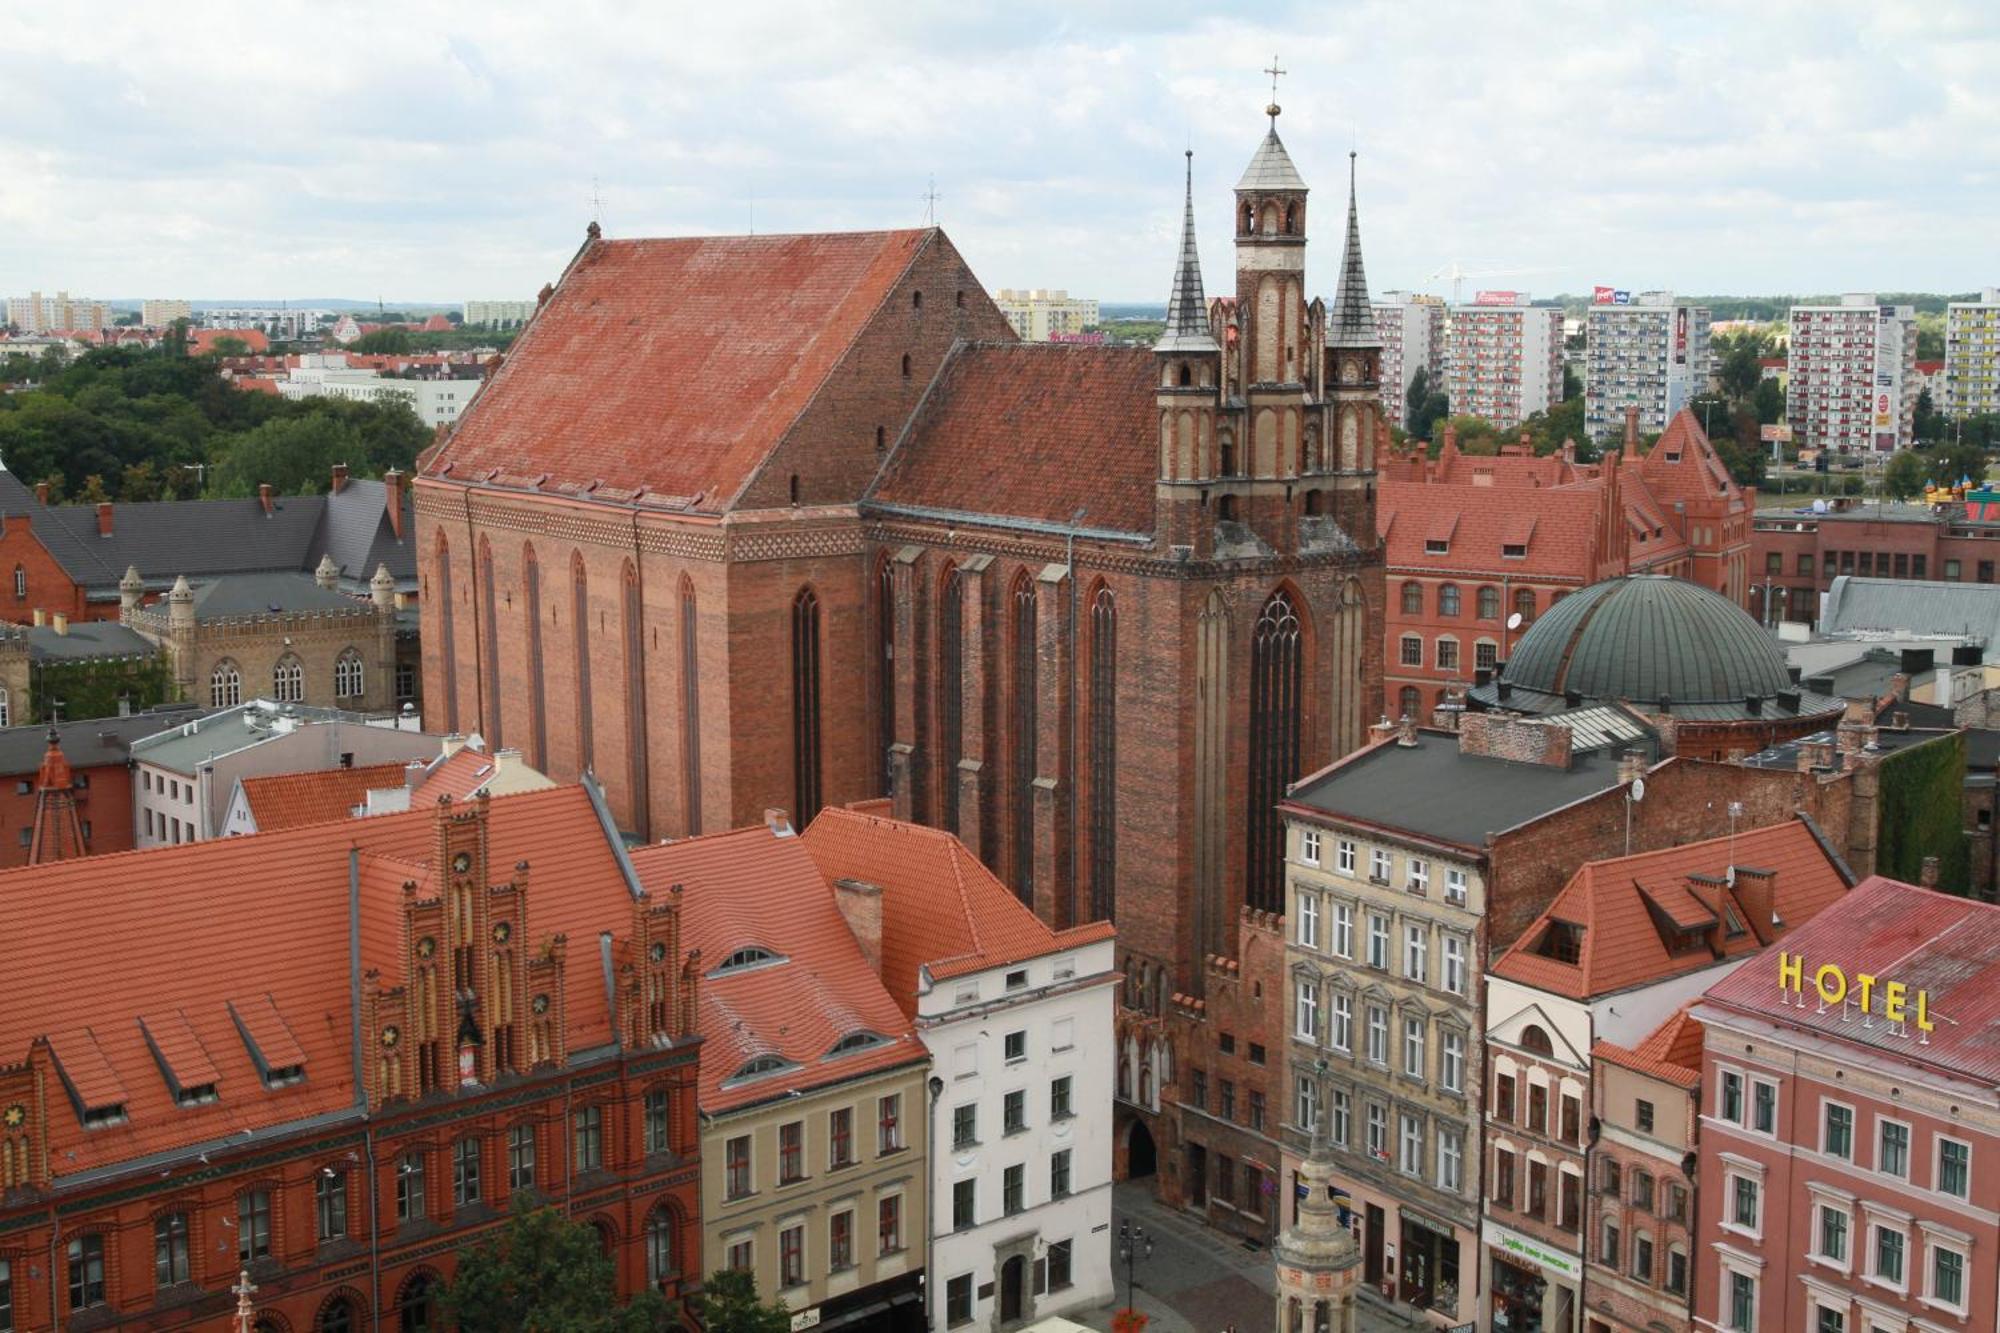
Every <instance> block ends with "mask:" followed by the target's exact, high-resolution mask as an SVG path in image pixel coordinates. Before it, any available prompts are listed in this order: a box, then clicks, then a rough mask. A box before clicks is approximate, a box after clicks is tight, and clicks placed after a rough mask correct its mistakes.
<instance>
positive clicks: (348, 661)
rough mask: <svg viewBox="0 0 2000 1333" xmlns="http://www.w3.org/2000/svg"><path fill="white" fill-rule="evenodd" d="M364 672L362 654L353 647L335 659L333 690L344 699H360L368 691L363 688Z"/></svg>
mask: <svg viewBox="0 0 2000 1333" xmlns="http://www.w3.org/2000/svg"><path fill="white" fill-rule="evenodd" d="M363 679H364V672H363V671H362V669H361V654H360V653H357V652H355V651H354V650H353V649H352V648H349V649H347V650H346V651H345V652H343V653H341V655H340V656H339V657H337V658H335V659H334V663H333V692H334V694H336V695H337V696H339V697H340V698H342V699H358V698H360V697H361V696H362V694H364V693H365V692H366V691H365V690H364V689H363V688H362V681H363Z"/></svg>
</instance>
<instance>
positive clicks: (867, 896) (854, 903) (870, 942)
mask: <svg viewBox="0 0 2000 1333" xmlns="http://www.w3.org/2000/svg"><path fill="white" fill-rule="evenodd" d="M833 902H834V906H836V907H838V908H839V909H840V916H841V919H842V920H843V921H845V922H847V929H848V930H849V931H851V932H852V933H853V935H854V942H855V943H856V944H858V945H860V946H861V956H862V957H863V958H866V959H867V960H868V966H869V968H870V969H871V970H873V971H874V972H875V973H876V974H877V975H880V973H881V971H882V886H881V885H879V884H867V883H863V882H862V881H861V880H858V879H837V880H835V881H834V882H833Z"/></svg>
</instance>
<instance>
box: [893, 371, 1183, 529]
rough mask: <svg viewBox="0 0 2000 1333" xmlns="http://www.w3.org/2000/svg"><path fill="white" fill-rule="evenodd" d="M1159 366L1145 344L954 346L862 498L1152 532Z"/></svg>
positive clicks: (969, 513) (969, 518) (972, 516)
mask: <svg viewBox="0 0 2000 1333" xmlns="http://www.w3.org/2000/svg"><path fill="white" fill-rule="evenodd" d="M1156 373H1157V372H1156V366H1155V361H1154V357H1153V353H1152V351H1151V350H1150V349H1147V348H1143V347H1091V346H1086V345H1082V344H1076V343H961V344H959V345H958V346H957V347H955V348H953V349H952V352H951V354H950V356H949V357H947V358H946V360H945V363H944V366H943V367H942V368H941V369H940V370H939V372H938V376H937V379H936V380H935V381H934V382H933V383H932V385H931V387H930V390H929V392H927V393H926V394H925V396H924V399H923V402H922V403H921V404H920V405H919V406H918V408H917V412H916V415H915V417H914V418H913V419H912V420H911V422H910V425H909V428H908V430H907V431H906V433H905V434H904V436H903V439H902V440H901V441H900V442H899V443H898V444H897V447H896V450H895V453H894V455H893V456H892V457H891V458H890V460H889V462H888V465H887V466H886V467H885V468H884V469H883V471H882V474H881V476H880V477H879V478H878V479H877V480H876V483H875V485H874V486H873V487H872V488H871V490H870V491H869V494H868V497H867V502H868V503H870V504H873V505H877V506H882V507H893V508H896V509H903V510H907V509H918V510H940V511H947V512H950V513H952V514H957V515H963V516H965V519H966V521H968V522H976V521H977V518H976V517H975V516H977V515H987V514H990V515H994V516H997V517H1001V518H1015V519H1029V520H1032V521H1037V522H1042V523H1054V524H1059V525H1067V524H1068V523H1069V522H1070V521H1071V518H1072V517H1073V516H1074V515H1075V513H1076V511H1077V510H1078V509H1080V508H1081V509H1083V510H1085V511H1086V512H1085V514H1084V517H1083V519H1082V523H1081V526H1083V527H1085V528H1092V529H1110V530H1114V531H1118V532H1127V533H1150V532H1152V530H1153V523H1154V496H1153V484H1154V480H1155V477H1156V475H1157V472H1158V459H1157V457H1156V454H1157V443H1156V439H1155V436H1156V435H1157V433H1158V430H1159V426H1158V409H1157V408H1156V407H1155V406H1154V400H1153V393H1154V387H1155V385H1154V376H1155V374H1156Z"/></svg>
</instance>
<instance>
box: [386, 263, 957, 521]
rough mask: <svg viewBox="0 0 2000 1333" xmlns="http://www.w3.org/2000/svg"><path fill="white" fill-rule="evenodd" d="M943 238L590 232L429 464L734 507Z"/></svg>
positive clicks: (475, 476) (454, 473) (465, 475)
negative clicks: (896, 290)
mask: <svg viewBox="0 0 2000 1333" xmlns="http://www.w3.org/2000/svg"><path fill="white" fill-rule="evenodd" d="M937 236H938V233H937V232H935V231H878V232H853V233H843V234H828V235H809V236H711V237H686V238H679V239H670V240H631V241H607V240H599V241H593V242H591V243H589V244H587V245H586V246H585V247H584V249H583V251H582V252H581V253H580V254H579V255H578V256H577V258H576V260H575V261H574V262H573V263H572V264H571V266H570V268H569V270H568V271H567V272H566V273H564V274H563V277H562V280H561V281H560V282H559V283H558V284H557V285H556V288H555V292H554V294H553V295H551V296H550V297H549V300H548V303H547V304H546V305H545V306H543V307H542V309H541V310H540V311H539V312H538V313H537V314H536V315H535V317H534V318H533V319H532V320H530V321H529V323H528V326H527V328H526V329H525V330H524V331H523V332H522V334H521V336H520V337H519V338H518V339H517V340H516V341H515V343H514V345H513V347H512V349H511V350H510V351H509V352H508V354H507V356H506V358H505V359H504V361H503V362H502V364H501V368H500V369H499V370H498V371H497V372H495V374H494V376H493V378H492V380H491V382H489V383H488V384H487V385H486V387H485V388H484V389H483V390H482V391H481V392H480V394H479V397H478V398H477V399H475V400H474V402H473V405H472V407H471V408H470V409H469V410H468V411H467V412H466V414H465V416H464V417H463V418H462V419H461V420H460V422H459V423H458V427H457V429H456V430H455V431H454V432H453V433H452V436H451V438H450V439H449V440H448V441H447V442H446V443H445V444H444V446H443V447H442V448H440V449H439V450H437V452H436V453H435V454H434V455H433V456H432V457H431V458H430V459H429V461H428V464H427V466H426V469H425V470H426V473H427V474H428V475H430V476H433V477H436V476H446V475H448V476H449V478H450V479H451V480H455V481H461V482H475V483H476V482H479V481H481V480H484V479H485V478H487V476H488V475H489V474H491V473H495V472H497V473H499V474H501V475H502V479H503V480H512V481H513V482H514V483H515V484H519V485H530V484H534V483H535V482H536V479H537V478H546V480H544V481H543V482H542V483H541V484H542V485H544V486H546V487H548V488H551V489H570V490H581V489H585V488H589V487H591V486H592V485H593V483H595V482H597V481H599V480H600V479H601V480H602V482H603V484H604V485H605V486H606V487H608V488H611V489H613V490H618V491H634V490H636V489H638V488H640V487H644V488H646V489H647V491H649V492H650V493H651V494H652V495H653V496H655V497H659V498H661V499H663V500H670V501H689V502H695V504H696V507H698V508H700V509H703V510H709V511H715V510H721V509H725V508H727V507H728V505H729V503H730V502H731V500H732V499H733V498H734V497H735V496H736V495H737V494H738V493H739V492H740V491H741V489H742V488H743V486H744V485H745V484H746V483H747V482H748V481H749V480H750V478H751V476H752V475H753V474H754V473H755V471H756V469H757V467H758V466H759V465H760V464H761V463H762V462H763V461H764V459H765V457H766V456H767V455H768V454H769V453H770V452H771V449H772V448H773V447H774V446H775V445H776V444H777V442H778V441H779V440H780V439H781V438H783V436H784V435H785V433H786V432H787V431H789V430H790V429H791V428H792V425H793V423H794V422H795V421H796V420H797V419H798V417H799V414H800V413H801V412H802V411H804V410H805V408H806V406H807V405H808V404H809V403H810V402H811V401H812V399H813V398H814V396H815V395H816V394H818V393H819V391H820V389H821V386H822V385H823V384H824V383H825V382H826V378H827V376H828V374H830V373H831V372H832V370H833V368H834V366H835V365H836V364H838V363H839V361H840V359H841V357H842V356H843V355H845V354H846V352H847V350H848V348H849V347H850V346H851V345H852V343H853V342H854V339H855V337H856V335H858V334H859V333H860V332H861V330H862V329H863V327H865V326H866V324H867V322H868V320H869V318H870V317H871V316H872V315H873V314H874V313H875V311H876V310H877V308H879V307H880V305H881V304H882V302H883V300H884V299H885V297H886V296H887V295H888V293H889V292H890V290H891V289H893V287H894V286H895V284H896V282H897V281H898V280H899V279H900V278H901V276H902V275H903V273H904V272H905V271H906V270H907V269H908V268H909V266H910V264H911V263H912V262H913V261H914V260H915V259H916V258H917V256H918V254H919V253H920V252H921V251H922V250H923V249H924V248H925V246H927V245H929V244H931V243H932V239H933V238H934V237H937ZM696 497H699V499H698V502H697V501H696Z"/></svg>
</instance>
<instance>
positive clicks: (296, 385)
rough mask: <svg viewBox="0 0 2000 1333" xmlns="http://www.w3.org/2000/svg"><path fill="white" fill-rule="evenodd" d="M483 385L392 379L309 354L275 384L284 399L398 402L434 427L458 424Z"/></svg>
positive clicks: (335, 358) (334, 358) (343, 359)
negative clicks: (403, 403)
mask: <svg viewBox="0 0 2000 1333" xmlns="http://www.w3.org/2000/svg"><path fill="white" fill-rule="evenodd" d="M484 382H485V381H483V380H476V379H471V380H405V379H394V378H391V377H389V376H385V375H383V374H382V373H381V372H380V371H377V370H370V369H356V368H355V367H352V366H349V365H348V364H347V358H346V357H345V356H339V355H333V354H330V353H311V354H308V355H306V356H302V357H300V358H299V364H298V366H297V367H295V368H294V369H293V370H292V371H291V373H290V374H288V375H287V376H286V377H285V378H284V379H282V380H279V381H278V392H279V393H280V394H281V395H283V396H284V397H286V398H347V399H351V400H354V401H357V402H382V401H385V400H388V399H400V400H402V401H403V402H406V403H408V404H409V405H410V410H411V411H412V412H415V413H416V414H417V420H419V421H421V422H423V423H424V425H426V426H431V427H436V426H439V425H448V424H450V423H452V422H454V421H457V420H458V418H459V414H460V413H462V412H464V411H465V409H466V408H468V407H470V406H471V405H472V399H473V396H474V395H475V394H477V393H478V392H479V386H480V385H481V384H483V383H484Z"/></svg>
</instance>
